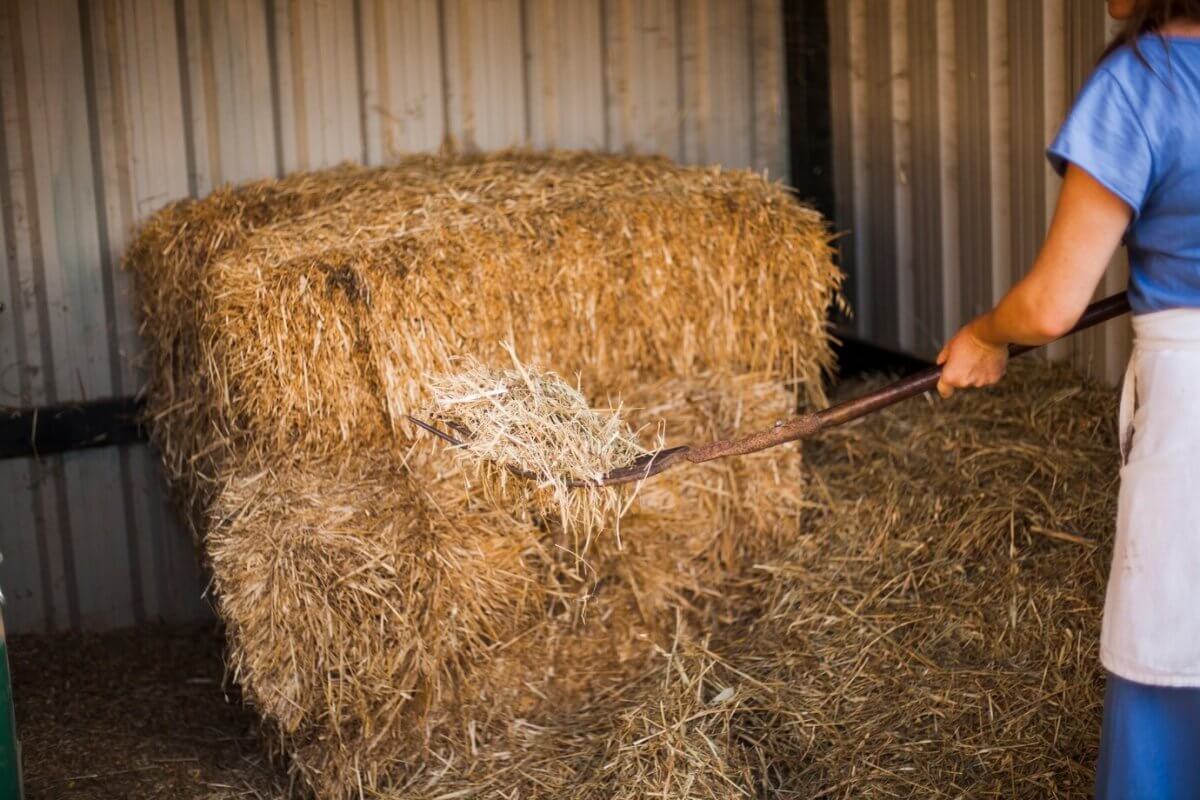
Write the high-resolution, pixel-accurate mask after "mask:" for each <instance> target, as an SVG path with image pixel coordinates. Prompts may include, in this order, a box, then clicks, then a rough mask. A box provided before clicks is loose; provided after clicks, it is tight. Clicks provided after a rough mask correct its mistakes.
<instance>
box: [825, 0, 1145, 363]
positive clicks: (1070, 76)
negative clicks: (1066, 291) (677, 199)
mask: <svg viewBox="0 0 1200 800" xmlns="http://www.w3.org/2000/svg"><path fill="white" fill-rule="evenodd" d="M827 12H828V15H829V27H830V37H831V38H830V50H831V69H832V74H831V80H830V87H831V95H832V96H831V105H832V115H833V118H832V125H833V131H834V136H833V140H834V146H833V150H834V152H833V157H834V180H835V194H836V206H837V211H836V216H837V223H838V227H839V228H840V229H842V230H843V231H846V232H847V235H846V236H845V237H844V238H843V239H842V258H843V264H844V266H845V268H846V269H847V271H848V272H849V273H850V274H851V283H850V292H851V299H852V302H853V306H854V309H855V312H856V319H855V325H856V326H857V330H858V332H859V333H860V334H861V335H863V336H866V337H867V338H870V339H873V340H875V341H877V342H880V343H882V344H887V345H891V346H893V347H898V348H902V349H905V350H910V351H913V352H916V353H919V354H922V355H925V356H932V355H933V354H935V353H936V352H937V351H938V349H939V348H940V346H941V344H942V342H944V340H945V338H946V337H947V336H948V335H950V334H951V333H953V331H954V330H955V329H956V328H957V326H959V325H961V324H962V323H964V322H966V321H968V320H969V319H970V318H971V317H972V316H974V315H976V314H978V313H980V312H982V311H984V310H986V309H987V308H988V307H990V306H991V305H992V303H994V302H995V301H996V300H998V299H999V298H1000V296H1002V295H1003V293H1004V292H1005V291H1006V290H1007V289H1008V288H1009V287H1010V286H1011V285H1012V284H1013V282H1014V281H1015V280H1016V279H1017V278H1019V277H1020V275H1022V274H1023V273H1024V272H1025V271H1026V270H1027V269H1028V268H1029V266H1030V265H1031V264H1032V263H1033V259H1034V256H1035V255H1036V253H1037V249H1038V246H1039V244H1040V243H1041V241H1042V238H1043V237H1044V235H1045V232H1046V228H1047V225H1048V223H1049V219H1050V216H1051V214H1052V213H1053V209H1054V202H1055V198H1056V197H1057V194H1058V186H1059V179H1058V178H1057V176H1055V175H1054V173H1053V172H1052V170H1051V169H1050V168H1049V166H1048V165H1047V164H1046V161H1045V158H1044V156H1043V151H1044V149H1045V147H1046V145H1047V144H1048V143H1049V141H1050V140H1051V139H1052V138H1053V136H1054V133H1055V131H1056V130H1057V128H1058V126H1059V124H1060V123H1061V122H1062V120H1063V118H1064V116H1065V115H1066V112H1067V109H1068V108H1069V104H1070V102H1071V100H1072V98H1073V97H1074V95H1075V93H1076V92H1077V91H1078V89H1079V87H1080V86H1081V85H1082V83H1083V81H1084V80H1085V79H1086V78H1087V76H1088V74H1089V73H1090V72H1091V70H1092V68H1093V66H1094V65H1095V63H1096V59H1097V57H1098V55H1099V54H1100V52H1101V50H1102V49H1103V47H1104V44H1105V42H1106V39H1107V37H1108V36H1109V35H1110V34H1111V33H1112V29H1111V26H1110V22H1109V21H1108V20H1107V17H1106V15H1105V5H1104V3H1101V2H1095V0H828V2H827ZM1127 275H1128V267H1127V265H1126V263H1125V262H1124V259H1123V257H1119V258H1117V259H1116V260H1115V261H1114V264H1113V265H1112V267H1111V269H1110V270H1109V274H1108V276H1107V277H1106V278H1105V281H1104V285H1103V286H1102V287H1101V292H1100V293H1102V294H1107V293H1110V292H1114V291H1117V290H1119V289H1120V288H1123V286H1124V282H1125V280H1126V277H1127ZM1129 344H1130V339H1129V328H1128V324H1127V323H1126V322H1118V323H1112V324H1109V325H1107V326H1105V327H1104V328H1103V329H1102V330H1100V331H1096V332H1091V333H1088V334H1085V335H1081V336H1079V337H1076V338H1075V339H1074V340H1072V341H1071V342H1070V343H1067V344H1062V345H1057V346H1055V347H1054V348H1053V349H1052V355H1054V356H1055V357H1058V358H1069V359H1072V360H1073V361H1074V362H1075V363H1076V364H1078V365H1079V366H1080V367H1082V368H1084V369H1086V370H1090V371H1092V372H1093V373H1094V374H1097V375H1100V376H1102V377H1104V378H1106V379H1108V380H1110V381H1115V380H1117V379H1118V378H1119V376H1120V375H1121V372H1122V370H1123V368H1124V363H1125V359H1126V358H1127V355H1128V352H1129Z"/></svg>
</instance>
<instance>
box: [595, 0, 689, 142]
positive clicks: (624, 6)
mask: <svg viewBox="0 0 1200 800" xmlns="http://www.w3.org/2000/svg"><path fill="white" fill-rule="evenodd" d="M604 5H605V9H604V10H605V12H606V16H605V17H604V20H603V22H604V27H603V31H602V38H603V39H604V45H605V51H604V54H603V58H604V62H605V64H606V65H607V70H606V75H605V87H606V88H605V96H606V97H607V109H606V119H607V125H606V131H607V133H606V141H607V146H608V148H609V149H610V150H613V151H615V152H622V151H624V152H638V153H655V154H662V155H666V156H668V157H670V158H673V159H676V160H682V159H687V158H688V156H687V147H686V145H685V143H684V140H683V137H684V135H685V134H684V127H685V125H700V124H701V123H700V121H699V120H701V119H702V118H703V117H704V116H705V113H706V112H705V111H704V109H703V108H701V107H700V101H699V100H696V101H694V102H693V101H690V100H689V101H687V102H685V100H684V94H683V74H684V73H685V72H690V71H693V70H696V69H698V66H697V65H698V64H699V63H700V61H701V60H702V58H701V57H699V56H698V55H697V54H695V53H694V52H688V51H685V49H684V44H683V42H684V41H686V40H687V37H686V36H682V37H681V33H682V31H681V26H682V24H683V21H684V20H691V21H692V22H694V21H695V20H696V19H697V18H698V17H697V16H696V15H695V14H693V15H689V12H688V10H684V11H683V12H681V11H680V3H677V2H675V0H647V2H643V3H636V2H633V0H606V2H605V4H604ZM690 8H691V4H690V3H689V5H688V9H690ZM697 13H698V14H699V15H701V16H702V14H703V11H702V10H701V11H699V12H697ZM685 118H686V120H687V122H685Z"/></svg>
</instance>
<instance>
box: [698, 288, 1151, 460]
mask: <svg viewBox="0 0 1200 800" xmlns="http://www.w3.org/2000/svg"><path fill="white" fill-rule="evenodd" d="M1127 311H1129V298H1128V297H1127V296H1126V294H1125V292H1121V293H1120V294H1114V295H1113V296H1112V297H1106V298H1104V299H1103V300H1098V301H1096V302H1095V303H1092V304H1091V305H1090V306H1088V307H1087V310H1086V311H1084V312H1083V316H1082V317H1080V318H1079V322H1077V323H1075V327H1074V328H1071V330H1069V331H1068V332H1067V333H1065V334H1063V335H1062V336H1060V337H1059V339H1065V338H1066V337H1068V336H1070V335H1071V334H1073V333H1078V332H1079V331H1082V330H1086V329H1087V328H1090V327H1092V326H1093V325H1099V324H1100V323H1101V322H1107V321H1108V320H1110V319H1113V318H1114V317H1119V316H1121V315H1122V314H1124V313H1126V312H1127ZM1055 341H1058V340H1057V339H1056V340H1055ZM1039 346H1041V345H1038V346H1030V345H1013V346H1011V347H1009V348H1008V354H1009V356H1010V357H1015V356H1019V355H1022V354H1024V353H1028V352H1029V351H1030V350H1036V349H1037V347H1039ZM941 375H942V368H941V367H930V368H928V369H923V370H921V371H920V372H917V373H915V374H913V375H909V376H908V377H907V378H902V379H900V380H898V381H896V382H895V383H892V384H890V385H888V386H885V387H883V388H882V389H878V390H876V391H874V392H870V393H869V394H865V395H863V396H861V397H856V398H854V399H853V400H847V401H846V402H844V403H838V404H837V405H835V406H830V407H829V408H827V409H825V410H824V411H818V412H816V413H815V414H804V415H801V416H797V417H792V418H791V419H790V420H788V421H787V422H784V423H780V424H778V425H776V426H775V427H774V428H771V429H770V430H766V431H760V432H758V433H753V434H750V435H749V436H745V437H743V438H741V439H722V440H721V441H718V442H712V443H711V444H706V445H704V446H703V447H695V448H692V449H691V450H689V451H688V452H687V453H686V455H685V456H684V458H686V459H687V460H688V461H691V462H693V463H696V464H699V463H701V462H704V461H711V460H712V459H714V458H724V457H726V456H737V455H745V454H746V453H753V452H756V451H758V450H765V449H766V448H768V447H774V446H776V445H780V444H785V443H787V442H793V441H795V440H797V439H803V438H805V437H807V436H812V435H813V434H815V433H818V432H820V431H822V430H824V429H825V428H832V427H834V426H837V425H844V424H845V423H847V422H850V421H852V420H856V419H858V418H859V417H865V416H866V415H867V414H871V413H873V412H875V411H879V410H880V409H883V408H887V407H888V406H891V405H895V404H896V403H899V402H900V401H901V400H907V399H908V398H910V397H915V396H916V395H919V394H924V393H925V392H928V391H930V390H931V389H934V388H936V387H937V383H938V378H940V377H941Z"/></svg>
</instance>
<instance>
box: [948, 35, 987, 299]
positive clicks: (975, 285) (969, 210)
mask: <svg viewBox="0 0 1200 800" xmlns="http://www.w3.org/2000/svg"><path fill="white" fill-rule="evenodd" d="M954 27H955V44H956V48H955V51H956V53H957V54H958V76H957V77H958V80H957V84H958V85H957V92H958V96H957V107H958V179H959V186H958V194H959V230H958V235H959V239H960V245H959V247H960V254H961V257H962V261H961V264H962V266H961V269H962V274H961V281H960V290H961V294H960V300H959V302H960V307H959V310H960V315H961V318H962V320H963V321H966V320H968V319H970V318H971V317H974V316H976V315H978V314H981V313H983V312H984V311H986V310H987V309H988V308H990V307H991V301H992V285H991V284H992V206H991V198H990V197H989V196H988V191H981V190H980V189H981V187H988V188H989V189H990V187H991V186H992V175H991V172H992V165H991V148H992V143H991V139H992V135H991V121H990V119H989V111H990V109H991V92H990V88H991V87H990V82H989V69H988V67H989V56H988V54H989V51H990V49H991V45H990V43H989V42H988V38H987V35H988V18H987V15H986V14H979V13H958V14H956V15H955V17H954Z"/></svg>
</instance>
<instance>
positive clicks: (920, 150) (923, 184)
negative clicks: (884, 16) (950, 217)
mask: <svg viewBox="0 0 1200 800" xmlns="http://www.w3.org/2000/svg"><path fill="white" fill-rule="evenodd" d="M907 34H908V53H909V69H910V72H911V103H912V105H911V116H912V123H911V125H912V127H911V134H910V135H911V148H912V157H911V159H912V160H911V164H910V167H909V170H908V176H909V180H910V182H911V186H912V212H911V213H912V224H911V230H912V256H911V258H912V269H913V276H912V298H913V299H912V307H911V309H912V311H911V315H912V319H913V328H914V339H913V341H912V347H913V350H914V351H915V352H918V353H924V354H928V353H931V352H932V353H936V352H937V350H938V348H939V347H940V344H941V341H942V338H943V336H944V335H945V333H944V330H943V328H944V323H943V303H944V297H943V293H942V280H943V279H942V270H943V265H944V262H943V260H942V246H941V238H942V237H941V227H942V194H941V189H942V158H941V149H940V142H941V139H942V135H941V134H942V114H941V108H940V105H941V103H940V91H939V90H940V86H941V82H940V78H941V76H940V74H939V69H938V67H939V64H938V47H936V46H935V47H929V46H928V43H929V40H930V39H931V38H932V39H933V41H934V42H938V41H939V40H940V39H941V38H942V36H943V35H944V32H943V31H940V30H939V29H938V16H937V2H936V0H914V2H912V3H911V4H910V5H909V8H908V31H907Z"/></svg>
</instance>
